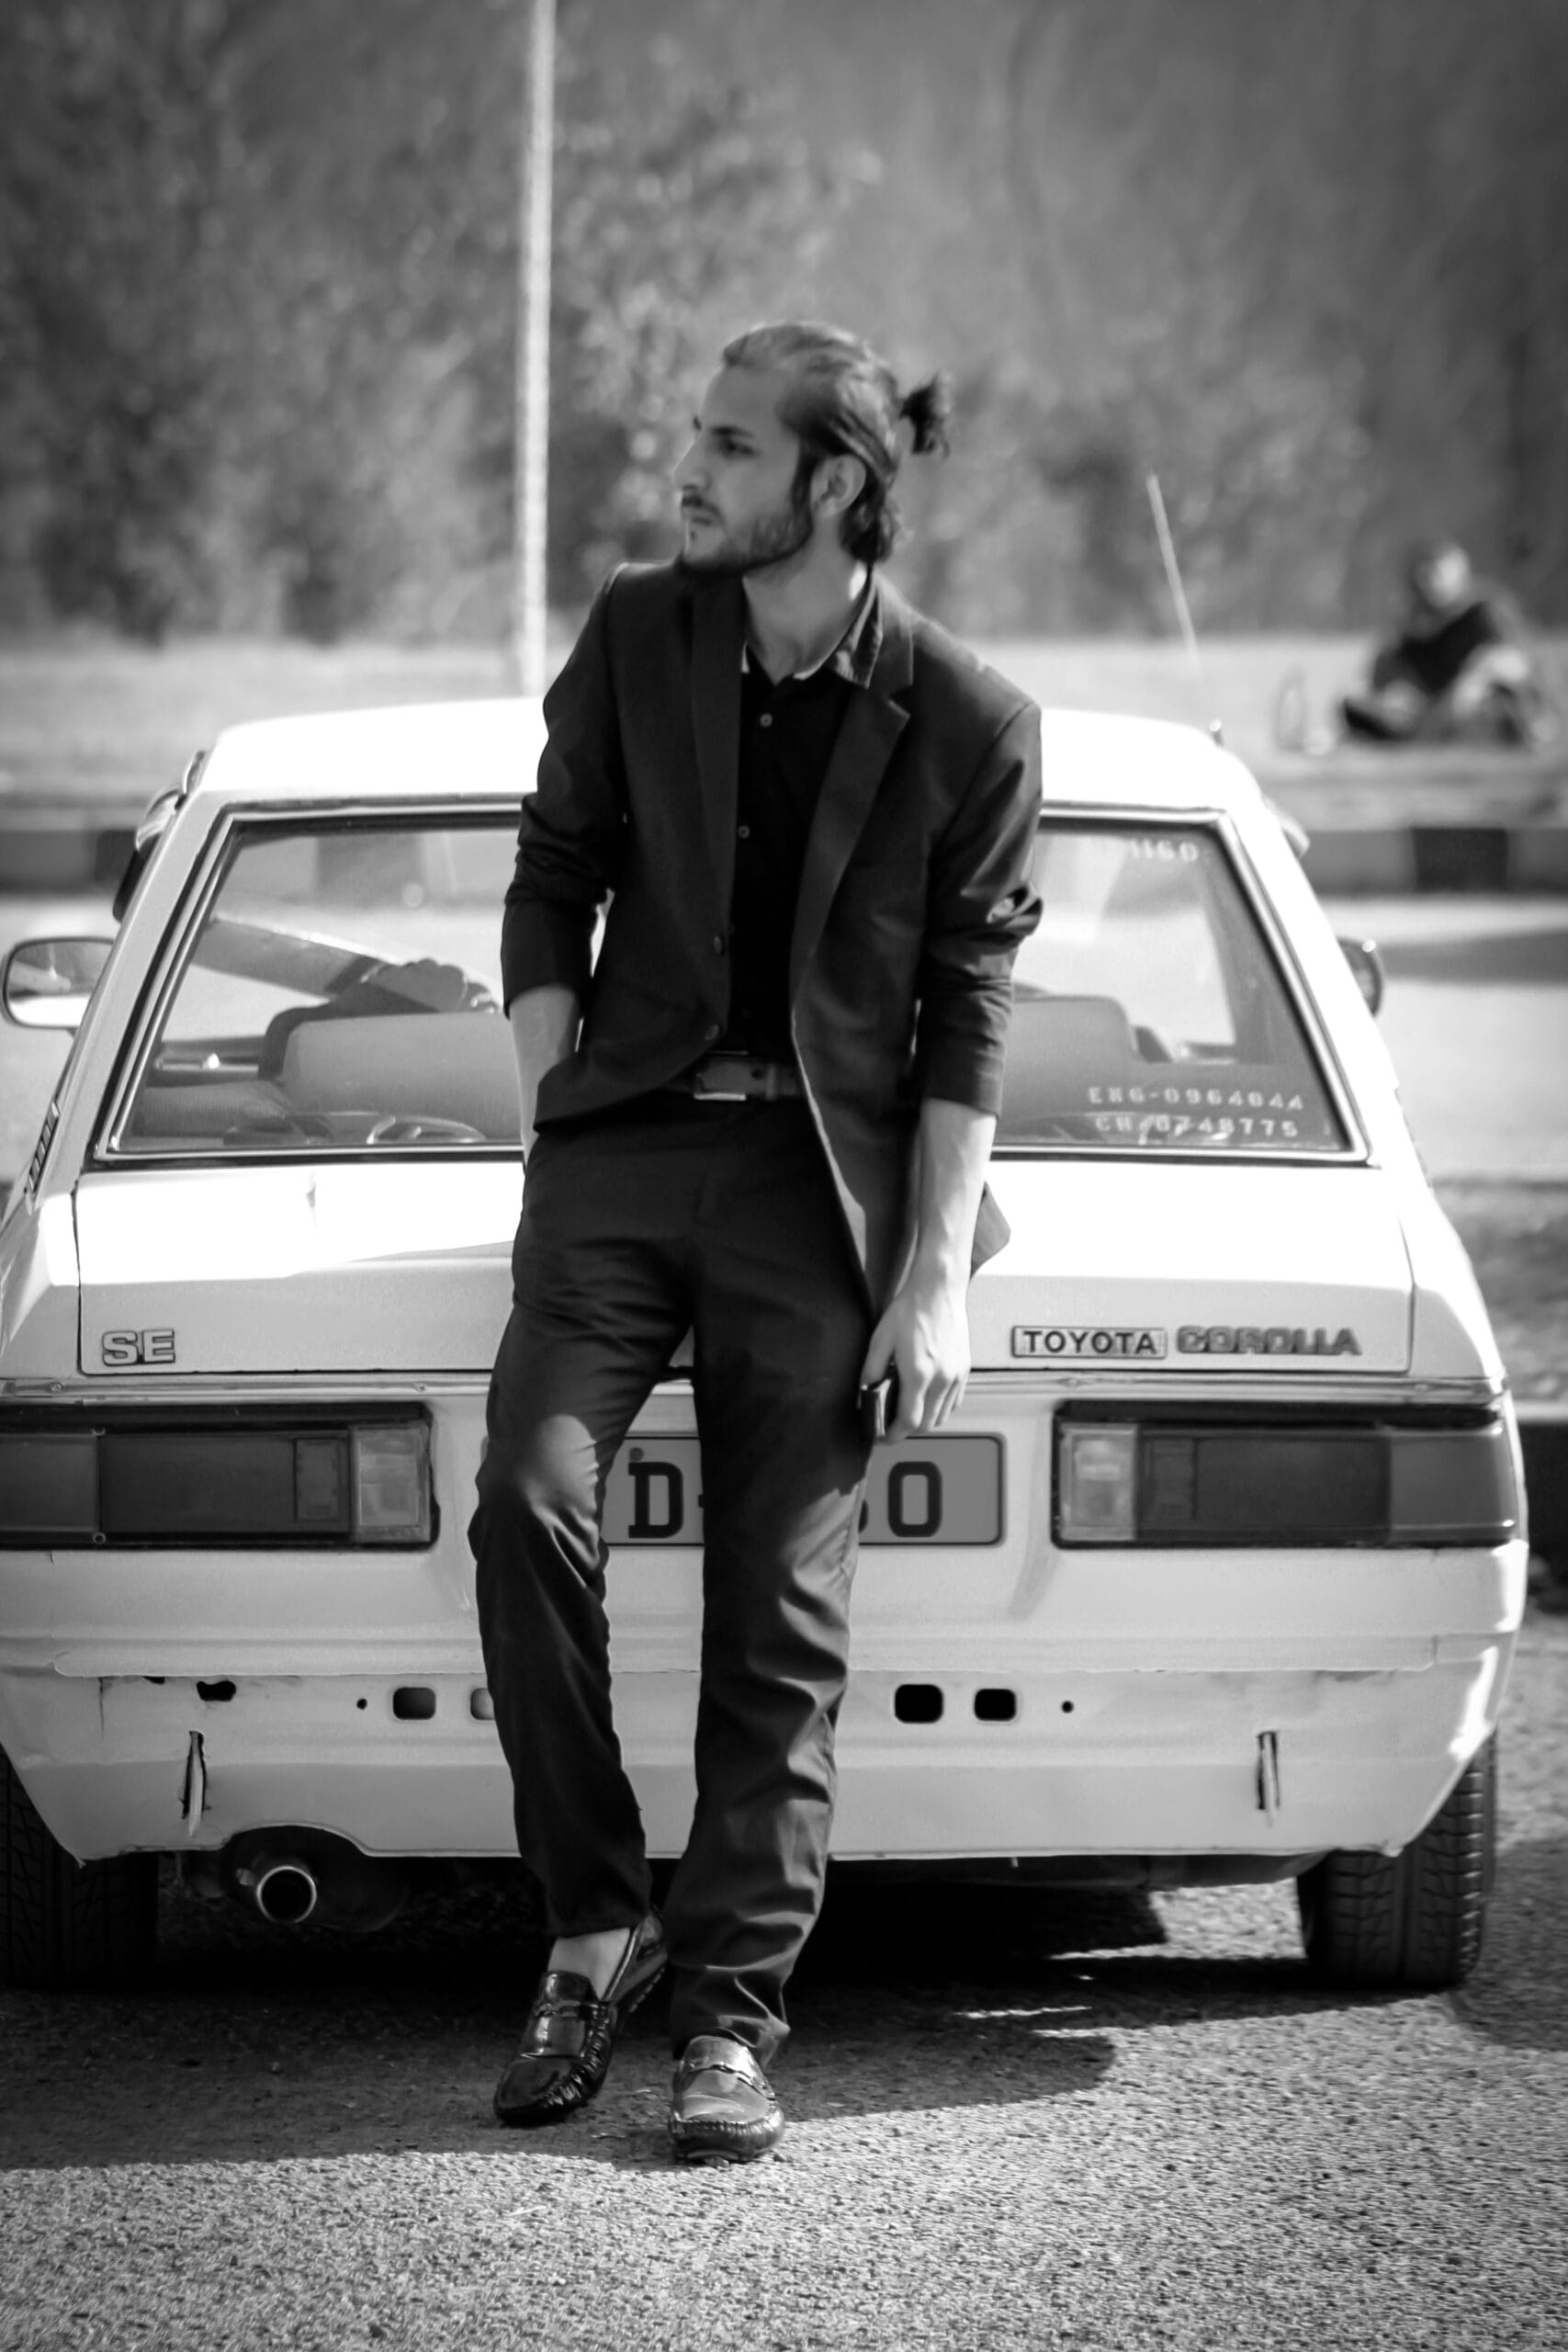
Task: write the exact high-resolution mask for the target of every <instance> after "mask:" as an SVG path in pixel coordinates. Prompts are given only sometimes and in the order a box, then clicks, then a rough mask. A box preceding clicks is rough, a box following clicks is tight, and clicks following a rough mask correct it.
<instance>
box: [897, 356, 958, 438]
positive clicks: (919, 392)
mask: <svg viewBox="0 0 1568 2352" xmlns="http://www.w3.org/2000/svg"><path fill="white" fill-rule="evenodd" d="M898 413H899V415H900V416H901V417H908V420H909V423H910V424H911V426H912V427H913V428H914V435H915V455H916V457H917V458H923V457H926V456H928V455H929V454H930V453H931V451H932V450H934V451H935V452H936V454H937V456H938V457H939V458H945V457H946V455H947V450H948V439H947V424H948V419H949V418H950V417H951V416H952V414H953V387H952V384H951V383H950V381H949V379H948V378H947V377H946V376H944V375H938V376H928V377H927V379H926V380H925V382H924V383H923V384H917V385H916V386H915V388H914V390H913V391H909V392H906V393H905V395H904V398H903V399H902V400H901V401H899V403H898Z"/></svg>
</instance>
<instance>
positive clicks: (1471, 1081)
mask: <svg viewBox="0 0 1568 2352" xmlns="http://www.w3.org/2000/svg"><path fill="white" fill-rule="evenodd" d="M1329 911H1330V913H1331V915H1332V916H1333V919H1334V922H1335V925H1336V928H1337V930H1338V931H1340V932H1341V933H1345V934H1352V935H1354V936H1355V937H1357V938H1366V937H1371V938H1374V939H1377V940H1379V941H1380V942H1381V943H1382V947H1383V952H1384V957H1385V961H1386V963H1387V966H1388V972H1389V991H1388V999H1387V1002H1386V1004H1385V1007H1384V1010H1383V1014H1382V1031H1383V1035H1384V1036H1385V1037H1386V1038H1387V1040H1388V1044H1389V1048H1390V1051H1391V1052H1392V1053H1393V1057H1394V1063H1395V1067H1396V1068H1397V1069H1398V1070H1399V1072H1400V1076H1401V1080H1402V1083H1403V1087H1404V1101H1405V1107H1406V1110H1407V1112H1408V1114H1409V1117H1410V1123H1411V1125H1412V1126H1413V1128H1414V1129H1415V1132H1416V1141H1417V1142H1418V1143H1419V1145H1420V1146H1421V1148H1422V1151H1423V1153H1424V1154H1425V1156H1426V1159H1427V1166H1428V1167H1429V1168H1430V1170H1432V1173H1433V1174H1434V1176H1437V1177H1440V1178H1456V1179H1457V1178H1462V1177H1472V1178H1473V1177H1487V1178H1494V1177H1502V1178H1512V1177H1518V1176H1527V1177H1531V1178H1551V1179H1555V1180H1562V1181H1564V1182H1568V1053H1565V1050H1564V1043H1563V1041H1564V1039H1565V1038H1568V899H1562V898H1555V899H1551V898H1548V899H1492V898H1451V899H1436V898H1413V899H1343V900H1340V901H1338V902H1337V903H1335V904H1333V905H1331V907H1330V910H1329ZM107 923H108V916H107V905H106V904H105V902H103V901H101V900H92V899H70V900H56V901H50V900H42V899H4V898H0V954H3V953H4V952H5V950H6V947H8V946H9V945H10V944H12V942H13V941H14V940H16V939H17V938H19V937H23V936H29V935H37V934H39V933H44V932H47V931H50V930H56V931H62V932H77V931H83V932H95V931H96V932H99V933H103V932H104V931H106V929H107ZM64 1054H65V1048H64V1045H63V1043H62V1041H61V1040H60V1039H58V1038H55V1037H51V1036H46V1035H37V1034H28V1033H25V1032H23V1031H21V1030H17V1029H14V1028H11V1027H10V1026H9V1025H6V1026H5V1027H0V1181H4V1180H5V1179H6V1178H7V1177H10V1176H14V1175H15V1174H16V1172H17V1170H19V1169H21V1168H23V1167H25V1166H26V1164H27V1160H28V1154H29V1153H30V1151H31V1149H32V1145H33V1138H34V1136H36V1134H37V1132H38V1125H39V1120H40V1119H41V1117H42V1115H43V1110H44V1105H45V1103H47V1102H48V1099H49V1090H50V1088H51V1085H52V1084H53V1082H54V1080H55V1077H56V1075H57V1074H58V1072H59V1069H60V1066H61V1063H62V1061H63V1059H64Z"/></svg>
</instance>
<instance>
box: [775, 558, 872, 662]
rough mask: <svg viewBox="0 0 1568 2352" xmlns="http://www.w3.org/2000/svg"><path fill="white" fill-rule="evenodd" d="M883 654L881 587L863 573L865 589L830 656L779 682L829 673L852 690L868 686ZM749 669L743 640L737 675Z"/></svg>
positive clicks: (827, 655)
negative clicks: (877, 662) (851, 687)
mask: <svg viewBox="0 0 1568 2352" xmlns="http://www.w3.org/2000/svg"><path fill="white" fill-rule="evenodd" d="M881 650H882V594H881V583H880V582H879V581H878V579H877V576H876V573H875V572H874V571H869V570H868V571H867V573H866V581H865V586H864V588H863V591H862V593H861V599H860V602H859V604H858V605H856V606H855V608H854V611H853V612H852V614H851V615H850V618H849V625H848V627H847V628H845V630H844V633H843V635H842V637H840V639H839V641H838V643H837V645H835V646H834V647H833V649H832V650H831V652H829V653H824V655H823V656H822V659H821V660H820V662H813V663H812V665H811V667H810V669H809V670H794V671H792V672H791V673H790V675H789V677H788V678H781V679H780V680H779V682H778V683H779V684H781V685H792V684H793V685H799V684H802V683H803V681H804V680H806V679H807V678H815V677H818V676H820V674H821V673H822V672H823V671H824V670H831V671H832V672H833V673H834V674H835V676H837V677H840V678H844V679H847V680H848V682H849V684H851V685H852V686H869V685H870V684H871V673H872V672H873V671H874V669H875V667H876V659H877V656H878V654H879V653H880V652H881ZM750 668H751V648H750V643H749V642H748V641H746V640H745V639H742V641H741V646H740V673H741V675H742V677H744V676H746V675H747V674H748V673H749V672H750Z"/></svg>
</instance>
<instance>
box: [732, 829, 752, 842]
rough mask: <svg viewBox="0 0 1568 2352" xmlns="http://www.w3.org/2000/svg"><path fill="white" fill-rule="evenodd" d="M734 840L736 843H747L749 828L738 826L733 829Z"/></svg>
mask: <svg viewBox="0 0 1568 2352" xmlns="http://www.w3.org/2000/svg"><path fill="white" fill-rule="evenodd" d="M735 838H736V840H737V841H738V842H749V841H750V838H751V828H750V825H738V826H737V827H736V829H735Z"/></svg>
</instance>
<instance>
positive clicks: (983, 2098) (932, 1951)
mask: <svg viewBox="0 0 1568 2352" xmlns="http://www.w3.org/2000/svg"><path fill="white" fill-rule="evenodd" d="M161 1925H162V1928H163V1943H164V1949H163V1954H162V1957H161V1959H160V1962H159V1965H158V1969H157V1972H156V1974H155V1976H154V1977H153V1978H152V1981H151V1983H150V1984H149V1985H147V1986H146V1988H145V1989H144V1990H142V1991H141V1992H140V1993H138V1994H135V1995H127V1996H124V1997H123V1998H119V1999H113V2000H110V1999H96V1998H87V1997H85V1996H75V1997H69V1996H60V1997H49V1996H39V1995H25V1994H10V1995H6V1996H0V2168H5V2169H17V2168H24V2167H26V2168H42V2169H48V2170H57V2169H61V2168H63V2167H70V2166H81V2165H88V2166H103V2165H137V2164H152V2165H170V2164H174V2165H182V2164H198V2163H212V2162H220V2163H245V2162H277V2161H283V2160H292V2159H299V2158H301V2157H304V2158H321V2157H331V2158H340V2157H343V2158H346V2157H388V2156H396V2155H398V2154H405V2153H408V2152H411V2151H412V2152H420V2153H462V2152H465V2151H466V2152H468V2153H480V2154H489V2155H491V2156H493V2157H495V2158H496V2159H497V2160H504V2161H519V2162H526V2163H527V2164H535V2163H536V2162H538V2161H540V2160H542V2159H543V2160H553V2161H560V2160H562V2159H568V2160H575V2161H584V2162H590V2163H597V2164H601V2165H605V2164H608V2165H633V2166H645V2165H660V2164H664V2163H667V2162H668V2161H669V2158H668V2149H667V2144H666V2140H665V2135H664V2109H665V2102H666V2098H667V2095H668V2085H669V2063H670V2062H669V2054H668V2050H667V2047H666V2042H665V2037H664V2030H663V2027H664V2019H663V2016H662V2006H661V2004H660V2002H659V2000H658V1999H657V1998H656V1999H655V2001H654V2002H652V2003H650V2004H649V2008H648V2010H647V2011H646V2012H644V2013H642V2014H640V2015H639V2016H637V2018H634V2019H633V2020H632V2021H631V2024H630V2026H629V2027H628V2030H627V2031H626V2035H625V2037H624V2040H623V2043H622V2046H621V2048H620V2050H619V2051H618V2052H617V2054H616V2059H615V2069H614V2072H613V2074H612V2075H611V2077H610V2079H609V2082H608V2083H607V2085H606V2087H605V2090H604V2095H603V2097H602V2098H601V2099H600V2100H599V2101H598V2103H597V2104H596V2105H595V2106H594V2107H593V2108H592V2109H591V2110H589V2112H588V2113H587V2114H586V2115H584V2116H582V2117H581V2118H579V2119H577V2120H575V2121H573V2122H572V2123H571V2124H570V2125H569V2126H568V2127H566V2128H565V2129H563V2130H559V2131H547V2132H545V2133H542V2134H535V2133H516V2132H511V2131H502V2129H501V2128H500V2127H499V2126H497V2125H496V2124H495V2123H494V2122H493V2120H491V2113H490V2097H491V2088H492V2086H493V2083H494V2080H495V2077H496V2075H497V2074H498V2073H499V2071H500V2068H501V2066H502V2064H503V2063H504V2061H505V2059H506V2057H507V2056H508V2055H509V2054H510V2050H511V2048H512V2046H513V2042H514V2039H515V2036H516V2033H517V2030H518V2028H519V2026H520V2024H521V2022H522V2018H523V2017H524V2015H525V2010H526V2007H527V2003H528V1998H529V1996H530V1994H531V1991H532V1987H533V1983H534V1979H535V1976H536V1973H537V1970H538V1966H539V1963H540V1961H541V1959H542V1957H543V1946H542V1944H541V1942H540V1940H539V1939H538V1937H537V1934H536V1928H535V1927H534V1924H533V1922H532V1919H531V1915H530V1913H529V1911H528V1908H527V1906H526V1904H525V1899H524V1894H523V1890H522V1886H521V1880H520V1873H516V1872H511V1873H508V1872H505V1871H496V1872H494V1873H492V1874H490V1875H489V1876H486V1877H483V1878H481V1879H479V1880H478V1881H476V1882H475V1883H471V1884H469V1885H468V1886H465V1887H463V1888H460V1889H459V1890H457V1892H455V1893H446V1894H431V1895H427V1896H425V1897H424V1898H423V1899H421V1900H420V1901H418V1902H416V1903H415V1904H414V1905H411V1908H410V1910H409V1912H408V1913H407V1914H405V1916H404V1917H403V1918H401V1919H400V1920H399V1921H398V1922H396V1923H395V1924H394V1926H393V1927H392V1928H389V1929H388V1930H386V1931H384V1932H383V1934H381V1935H380V1936H379V1937H376V1938H372V1939H363V1940H357V1939H346V1938H339V1937H334V1936H331V1935H329V1934H328V1933H327V1932H325V1931H320V1930H318V1931H315V1932H312V1931H311V1930H310V1929H309V1928H306V1929H304V1930H299V1931H294V1932H293V1933H291V1934H290V1933H284V1932H282V1931H278V1930H275V1929H271V1928H267V1927H265V1925H264V1924H263V1923H261V1922H259V1921H252V1920H250V1919H248V1918H247V1917H244V1916H243V1915H241V1914H239V1913H237V1912H232V1911H231V1910H230V1909H229V1908H227V1907H223V1908H213V1907H211V1906H209V1905H203V1904H200V1903H198V1902H197V1901H196V1899H195V1898H194V1897H193V1896H191V1895H190V1894H186V1893H185V1892H184V1891H183V1890H180V1889H177V1888H169V1889H166V1890H165V1894H164V1906H163V1918H162V1922H161ZM1163 1943H1164V1930H1163V1928H1162V1927H1161V1923H1160V1920H1159V1918H1158V1916H1157V1914H1156V1911H1155V1909H1154V1907H1153V1905H1151V1904H1150V1903H1149V1901H1148V1900H1147V1898H1146V1897H1144V1896H1141V1895H1111V1894H1098V1895H1075V1894H1050V1895H1045V1894H1040V1893H1035V1892H1030V1891H1024V1890H1011V1889H1009V1890H997V1889H987V1888H972V1887H971V1888H954V1887H952V1886H945V1887H941V1888H936V1889H932V1888H931V1887H929V1886H928V1887H920V1888H914V1887H908V1886H903V1887H898V1886H896V1887H883V1888H874V1889H867V1888H858V1889H856V1888H849V1889H844V1888H839V1889H836V1890H835V1892H834V1894H833V1895H832V1897H831V1898H830V1900H829V1907H828V1910H827V1913H826V1914H825V1917H824V1920H823V1924H822V1927H821V1928H820V1930H819V1932H818V1936H817V1937H816V1939H814V1941H813V1943H812V1946H811V1947H810V1949H809V1951H808V1952H807V1958H806V1960H805V1962H803V1964H802V1967H801V1969H800V1971H799V1972H798V1973H797V1975H796V1978H795V1985H794V1986H793V1987H792V1993H791V2004H790V2006H791V2014H792V2018H793V2019H794V2021H795V2027H796V2038H795V2041H794V2042H793V2044H792V2046H791V2049H790V2051H789V2052H788V2053H787V2055H786V2057H785V2058H784V2062H783V2064H782V2066H781V2069H780V2077H781V2087H782V2089H783V2092H784V2097H785V2100H786V2105H787V2109H788V2112H789V2114H790V2116H791V2118H792V2120H793V2121H794V2122H795V2123H797V2124H800V2125H802V2126H806V2125H810V2124H812V2123H821V2122H825V2121H832V2122H834V2123H835V2124H844V2125H849V2126H852V2125H853V2123H854V2120H856V2119H857V2118H859V2119H866V2120H874V2119H876V2118H880V2117H886V2116H889V2115H895V2116H896V2115H897V2114H899V2113H908V2114H913V2113H917V2112H919V2113H924V2114H928V2115H929V2114H931V2113H932V2112H934V2111H941V2110H943V2109H963V2108H965V2107H977V2106H986V2107H990V2108H996V2107H999V2106H1009V2105H1018V2106H1021V2107H1023V2106H1027V2105H1029V2104H1031V2103H1033V2102H1037V2101H1040V2100H1042V2099H1049V2098H1056V2097H1060V2096H1063V2095H1066V2094H1072V2093H1082V2092H1085V2091H1088V2090H1090V2089H1092V2087H1093V2086H1094V2085H1095V2084H1096V2083H1097V2082H1098V2081H1099V2080H1100V2078H1101V2077H1102V2076H1103V2075H1105V2073H1106V2072H1107V2070H1108V2069H1109V2068H1110V2067H1111V2065H1112V2064H1113V2063H1114V2058H1115V2050H1116V2041H1115V2036H1116V2035H1117V2034H1118V2033H1122V2032H1126V2031H1129V2030H1138V2029H1140V2028H1144V2027H1148V2026H1156V2025H1166V2024H1170V2023H1173V2022H1179V2021H1183V2020H1187V2019H1190V2018H1200V2017H1202V2018H1247V2017H1280V2016H1287V2015H1290V2014H1292V2013H1293V2012H1295V2011H1298V2010H1315V2009H1321V2008H1323V2007H1334V2006H1337V2005H1338V2004H1337V2001H1336V1998H1335V1996H1331V1995H1328V1994H1325V1993H1324V1992H1322V1991H1320V1990H1318V1989H1316V1988H1315V1987H1314V1985H1312V1982H1311V1980H1310V1979H1309V1978H1308V1976H1307V1975H1306V1973H1305V1970H1304V1968H1303V1965H1302V1963H1301V1962H1299V1961H1296V1960H1294V1959H1289V1958H1268V1959H1260V1960H1249V1959H1240V1960H1236V1959H1215V1960H1196V1959H1191V1958H1184V1957H1179V1956H1177V1955H1174V1954H1171V1953H1168V1952H1166V1951H1163V1950H1162V1946H1163Z"/></svg>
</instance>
